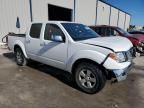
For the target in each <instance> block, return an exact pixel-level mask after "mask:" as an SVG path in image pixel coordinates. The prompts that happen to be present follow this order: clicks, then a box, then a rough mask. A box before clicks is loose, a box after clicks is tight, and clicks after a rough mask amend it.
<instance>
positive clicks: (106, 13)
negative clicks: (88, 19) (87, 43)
mask: <svg viewBox="0 0 144 108" xmlns="http://www.w3.org/2000/svg"><path fill="white" fill-rule="evenodd" d="M109 17H110V6H109V5H107V4H105V3H103V2H101V1H98V7H97V23H96V24H97V25H109Z"/></svg>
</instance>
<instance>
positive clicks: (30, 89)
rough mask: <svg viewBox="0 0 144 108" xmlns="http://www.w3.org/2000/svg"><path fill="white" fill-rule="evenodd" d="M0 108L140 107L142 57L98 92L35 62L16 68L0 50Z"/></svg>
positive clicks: (143, 99)
mask: <svg viewBox="0 0 144 108" xmlns="http://www.w3.org/2000/svg"><path fill="white" fill-rule="evenodd" d="M0 52H1V55H0V108H143V106H144V56H141V57H138V58H136V59H134V63H135V65H134V67H133V69H132V70H131V71H130V73H129V75H128V78H127V79H126V80H125V81H122V82H120V83H115V84H111V82H110V81H107V83H106V86H105V87H104V89H103V90H102V91H100V92H99V93H97V94H94V95H89V94H86V93H83V92H82V91H80V90H79V89H78V88H77V86H76V85H75V83H74V82H73V81H72V78H71V75H70V74H68V73H66V72H64V71H61V70H58V69H55V68H52V67H50V66H47V65H43V64H40V63H36V62H31V63H30V65H28V66H24V67H19V66H17V65H16V63H15V60H14V56H13V54H12V53H11V52H9V51H7V50H6V49H1V50H0Z"/></svg>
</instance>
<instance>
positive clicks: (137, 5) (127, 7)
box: [104, 0, 144, 26]
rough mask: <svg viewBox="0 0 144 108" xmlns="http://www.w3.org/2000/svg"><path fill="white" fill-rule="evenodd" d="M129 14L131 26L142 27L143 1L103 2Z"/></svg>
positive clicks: (143, 19) (143, 15) (116, 0)
mask: <svg viewBox="0 0 144 108" xmlns="http://www.w3.org/2000/svg"><path fill="white" fill-rule="evenodd" d="M104 1H106V2H108V3H110V4H112V5H114V6H116V7H118V8H120V9H122V10H123V11H126V12H128V13H130V14H131V16H132V17H131V22H130V24H131V25H142V26H143V25H144V0H104Z"/></svg>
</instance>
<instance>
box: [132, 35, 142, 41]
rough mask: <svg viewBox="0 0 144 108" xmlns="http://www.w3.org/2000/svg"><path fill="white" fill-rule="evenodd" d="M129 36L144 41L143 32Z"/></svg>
mask: <svg viewBox="0 0 144 108" xmlns="http://www.w3.org/2000/svg"><path fill="white" fill-rule="evenodd" d="M130 37H131V38H135V39H137V40H139V41H144V35H143V34H131V35H130Z"/></svg>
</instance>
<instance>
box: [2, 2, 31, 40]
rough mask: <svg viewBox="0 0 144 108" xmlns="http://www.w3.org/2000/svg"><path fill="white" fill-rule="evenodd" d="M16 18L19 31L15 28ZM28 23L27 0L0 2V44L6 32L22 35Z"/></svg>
mask: <svg viewBox="0 0 144 108" xmlns="http://www.w3.org/2000/svg"><path fill="white" fill-rule="evenodd" d="M17 17H19V20H20V26H21V28H20V29H17V28H16V21H17ZM29 23H30V14H29V0H12V1H11V0H0V42H1V38H2V37H3V36H5V35H6V34H7V33H8V32H15V33H24V32H25V31H26V27H27V25H28V24H29Z"/></svg>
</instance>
